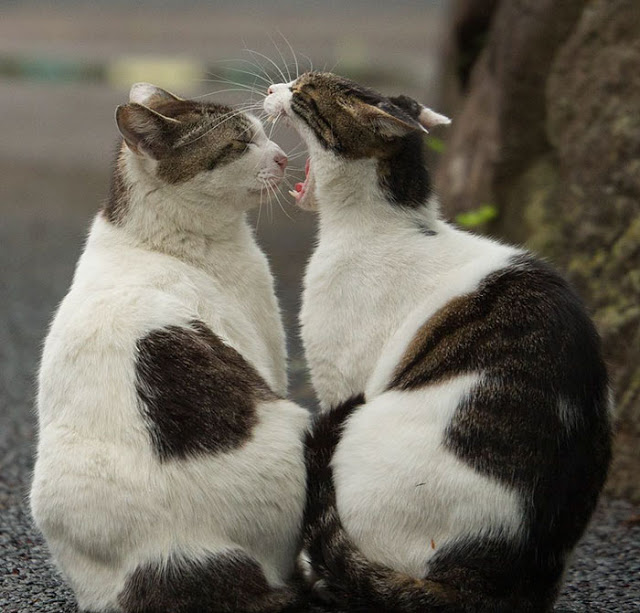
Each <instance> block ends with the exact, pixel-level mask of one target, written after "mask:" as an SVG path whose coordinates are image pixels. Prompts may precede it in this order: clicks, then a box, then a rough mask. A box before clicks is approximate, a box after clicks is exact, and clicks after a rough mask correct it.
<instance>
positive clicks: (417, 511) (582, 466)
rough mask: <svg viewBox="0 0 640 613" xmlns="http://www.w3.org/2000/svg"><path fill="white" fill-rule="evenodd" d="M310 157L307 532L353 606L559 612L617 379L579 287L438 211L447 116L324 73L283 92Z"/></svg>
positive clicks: (315, 554) (320, 581) (322, 581)
mask: <svg viewBox="0 0 640 613" xmlns="http://www.w3.org/2000/svg"><path fill="white" fill-rule="evenodd" d="M265 110H267V112H269V113H271V114H272V115H280V114H282V115H285V116H286V117H288V118H289V120H290V121H291V122H292V124H293V125H294V126H295V127H296V129H297V130H298V131H299V133H300V134H301V135H302V137H303V138H304V140H305V141H306V143H307V145H308V148H309V153H310V168H309V171H308V177H307V181H306V183H305V185H304V186H302V189H300V190H298V194H297V195H296V198H297V200H298V201H299V203H300V204H301V205H303V206H305V207H306V208H311V205H310V201H312V203H313V207H315V208H317V209H318V212H319V221H320V224H319V226H320V236H319V242H318V246H317V248H316V250H315V252H314V254H313V256H312V258H311V260H310V262H309V265H308V268H307V273H306V277H305V290H304V298H303V306H302V311H301V316H300V321H301V324H302V338H303V341H304V345H305V351H306V354H307V359H308V362H309V364H310V368H311V374H312V380H313V384H314V387H315V390H316V392H317V394H318V397H319V400H320V404H321V407H322V414H321V415H320V417H319V418H318V420H317V422H316V424H315V426H314V429H313V434H312V435H311V436H310V437H309V439H308V442H307V464H308V470H309V476H308V478H309V498H308V503H307V511H306V520H307V521H306V529H305V538H306V541H305V542H306V546H307V550H308V554H309V557H310V564H311V567H312V572H311V573H310V576H312V577H313V578H314V580H317V584H316V587H317V589H318V591H319V592H321V593H323V594H325V595H328V596H329V597H330V598H332V599H334V600H336V601H338V602H339V603H340V604H341V606H342V607H343V608H346V609H348V610H351V611H385V612H390V611H398V612H402V613H408V612H416V613H417V612H418V611H442V612H454V611H455V612H460V611H469V612H471V611H473V612H476V613H477V612H487V613H488V612H497V611H504V612H507V611H523V612H525V611H526V612H534V611H536V612H539V611H547V610H550V609H551V607H552V603H553V601H554V599H555V596H556V594H557V590H558V588H559V585H560V581H561V578H562V573H563V569H564V566H565V564H566V561H567V558H568V556H569V554H570V552H571V550H572V549H573V547H574V546H575V544H576V542H577V540H578V539H579V537H580V535H581V534H582V532H583V530H584V528H585V527H586V525H587V522H588V520H589V518H590V516H591V513H592V511H593V509H594V506H595V503H596V500H597V496H598V494H599V492H600V489H601V487H602V484H603V482H604V479H605V476H606V471H607V467H608V463H609V456H610V423H609V404H608V398H609V394H608V388H607V374H606V370H605V366H604V363H603V361H602V357H601V352H600V345H599V339H598V336H597V333H596V331H595V329H594V327H593V325H592V323H591V322H590V321H589V318H588V317H587V315H586V314H585V310H584V307H583V306H582V304H581V303H580V300H579V299H578V298H577V296H576V295H575V293H574V292H573V290H572V289H571V288H570V287H569V286H568V285H567V284H566V282H565V281H564V280H563V279H562V278H561V277H560V276H558V275H557V273H555V272H554V271H553V270H552V269H551V268H550V267H549V266H547V265H546V264H544V263H541V262H540V261H538V260H536V259H535V258H534V257H533V256H531V255H530V254H528V253H526V252H525V251H523V250H521V249H517V248H514V247H510V246H505V245H502V244H499V243H497V242H495V241H492V240H490V239H488V238H481V237H477V236H473V235H471V234H469V233H466V232H462V231H459V230H457V229H456V228H454V227H452V226H451V225H449V224H447V223H445V222H443V221H441V220H440V219H439V217H438V211H437V204H436V202H435V199H434V198H433V196H432V194H431V191H430V185H429V180H428V174H427V172H426V169H425V165H424V154H423V151H422V145H421V142H420V133H421V132H422V131H424V130H425V129H430V128H431V127H433V126H434V125H438V124H442V123H447V121H448V120H446V118H444V117H443V116H442V115H439V114H438V113H435V112H433V111H431V110H430V109H426V108H425V107H422V105H420V104H418V103H417V102H415V101H412V100H411V99H409V98H407V97H406V96H401V97H398V98H386V97H384V96H381V95H380V94H377V93H376V92H373V91H372V90H369V89H366V88H363V87H361V86H359V85H357V84H355V83H353V82H350V81H347V80H346V79H343V78H341V77H337V76H335V75H332V74H327V73H308V74H305V75H302V76H301V77H299V78H298V79H297V80H296V81H294V82H292V83H288V84H277V85H272V86H271V88H270V95H269V96H268V97H267V98H266V100H265Z"/></svg>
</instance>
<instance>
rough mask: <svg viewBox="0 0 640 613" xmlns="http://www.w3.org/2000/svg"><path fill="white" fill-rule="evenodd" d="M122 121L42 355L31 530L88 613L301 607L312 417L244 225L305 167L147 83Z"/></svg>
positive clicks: (223, 110) (266, 612)
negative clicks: (106, 181) (106, 180)
mask: <svg viewBox="0 0 640 613" xmlns="http://www.w3.org/2000/svg"><path fill="white" fill-rule="evenodd" d="M116 121H117V125H118V128H119V131H120V133H121V135H122V137H123V139H124V140H123V144H122V147H121V149H120V151H119V153H118V155H117V160H116V163H115V170H114V173H113V180H112V187H111V193H110V196H109V199H108V201H107V202H106V204H105V205H104V207H103V208H102V210H101V211H100V212H99V214H98V215H97V216H96V218H95V220H94V222H93V225H92V227H91V231H90V234H89V237H88V240H87V243H86V247H85V249H84V252H83V254H82V256H81V258H80V260H79V262H78V264H77V267H76V271H75V275H74V278H73V283H72V286H71V289H70V290H69V292H68V294H67V295H66V297H65V298H64V300H63V301H62V304H61V305H60V307H59V309H58V311H57V313H56V315H55V318H54V320H53V323H52V325H51V328H50V331H49V334H48V336H47V339H46V342H45V345H44V351H43V355H42V363H41V368H40V374H39V391H38V400H37V405H38V418H39V442H38V450H37V460H36V464H35V473H34V478H33V485H32V490H31V508H32V512H33V517H34V519H35V522H36V524H37V526H38V527H39V528H40V530H41V531H42V533H43V534H44V536H45V538H46V541H47V544H48V546H49V549H50V551H51V553H52V555H53V558H54V561H55V562H56V564H57V566H58V568H59V569H60V571H61V572H62V574H63V576H64V577H65V578H66V579H67V580H68V582H69V584H70V585H71V587H72V588H73V590H74V592H75V595H76V598H77V601H78V605H79V608H80V610H81V611H83V612H89V611H90V612H96V613H98V612H104V613H106V612H109V613H113V612H121V613H142V612H145V613H166V612H168V611H171V612H172V613H202V612H205V611H206V612H211V613H214V612H218V613H223V612H224V613H232V612H242V613H246V612H252V613H276V612H284V611H297V610H299V608H298V604H297V602H298V596H297V592H296V590H295V589H294V588H293V587H291V586H292V582H291V577H292V575H293V571H294V564H295V558H296V556H297V554H298V551H299V547H300V539H301V528H302V516H303V510H304V504H305V478H306V477H305V466H304V446H303V442H304V437H305V434H306V431H307V425H308V413H307V411H306V410H304V409H302V408H300V407H298V406H297V405H295V404H294V403H292V402H289V401H288V400H286V399H285V396H286V391H287V375H286V364H285V362H286V356H285V343H284V334H283V328H282V324H281V319H280V312H279V309H278V304H277V302H276V297H275V294H274V287H273V278H272V275H271V273H270V270H269V265H268V263H267V260H266V258H265V256H264V254H263V253H262V251H261V250H260V248H259V247H258V245H257V243H256V240H255V238H254V235H253V231H252V228H251V227H250V226H249V224H248V222H247V219H246V216H247V211H248V210H249V209H251V208H252V207H255V206H256V205H258V203H259V202H260V197H261V192H262V190H264V189H265V188H266V187H267V186H270V185H275V184H276V183H277V182H279V181H280V179H281V178H282V177H283V175H284V170H285V166H286V162H287V158H286V156H285V155H284V153H283V152H282V150H281V149H280V147H278V146H277V145H276V144H275V143H273V142H271V141H270V140H269V139H268V138H267V137H266V135H265V133H264V131H263V128H262V126H261V124H260V123H259V122H258V120H257V119H255V118H254V117H252V116H250V115H246V114H243V113H240V112H237V111H235V110H233V109H231V108H228V107H225V106H223V105H220V104H216V103H209V102H198V101H192V100H183V99H181V98H178V97H177V96H174V95H173V94H170V93H169V92H166V91H164V90H162V89H160V88H157V87H154V86H152V85H149V84H144V83H142V84H136V85H134V86H133V87H132V89H131V94H130V101H129V103H128V104H125V105H123V106H120V107H118V109H117V113H116Z"/></svg>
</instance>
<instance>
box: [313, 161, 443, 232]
mask: <svg viewBox="0 0 640 613" xmlns="http://www.w3.org/2000/svg"><path fill="white" fill-rule="evenodd" d="M314 172H315V181H316V200H317V205H318V214H319V229H320V240H321V241H322V240H323V239H325V238H329V237H331V239H334V238H335V237H338V236H343V235H344V236H345V237H346V236H347V235H349V237H352V238H353V239H354V240H357V239H360V240H366V239H367V237H368V236H376V237H380V236H389V235H393V234H395V233H397V232H399V231H400V232H402V231H403V230H407V229H411V230H414V229H415V227H416V226H418V227H420V228H422V229H423V230H424V232H429V231H430V228H432V227H435V226H436V225H437V223H438V206H437V201H436V199H435V198H425V200H424V202H423V203H421V204H419V205H416V206H412V207H406V206H401V205H398V204H392V203H391V202H390V201H389V197H388V194H386V193H385V192H384V191H383V189H382V188H381V186H380V183H379V178H378V168H377V161H376V160H372V159H366V160H358V161H349V162H346V163H345V162H343V161H341V160H339V159H337V158H332V157H329V156H325V157H324V159H322V161H321V162H320V163H319V164H318V165H317V167H316V168H315V170H314Z"/></svg>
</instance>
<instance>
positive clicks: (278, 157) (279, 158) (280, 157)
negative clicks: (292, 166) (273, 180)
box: [273, 153, 288, 170]
mask: <svg viewBox="0 0 640 613" xmlns="http://www.w3.org/2000/svg"><path fill="white" fill-rule="evenodd" d="M273 159H274V161H275V163H276V164H277V165H278V166H280V168H282V170H284V169H285V168H286V167H287V161H288V160H287V156H286V155H285V154H284V153H276V154H275V156H274V157H273Z"/></svg>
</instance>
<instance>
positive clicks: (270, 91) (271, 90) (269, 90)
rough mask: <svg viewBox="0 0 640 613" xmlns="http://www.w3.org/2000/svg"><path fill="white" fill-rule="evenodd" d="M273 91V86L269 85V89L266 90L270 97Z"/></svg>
mask: <svg viewBox="0 0 640 613" xmlns="http://www.w3.org/2000/svg"><path fill="white" fill-rule="evenodd" d="M274 91H276V90H275V89H273V85H269V89H267V94H268V95H269V96H270V95H271V94H273V92H274Z"/></svg>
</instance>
